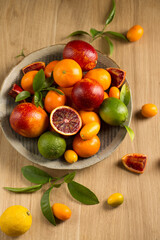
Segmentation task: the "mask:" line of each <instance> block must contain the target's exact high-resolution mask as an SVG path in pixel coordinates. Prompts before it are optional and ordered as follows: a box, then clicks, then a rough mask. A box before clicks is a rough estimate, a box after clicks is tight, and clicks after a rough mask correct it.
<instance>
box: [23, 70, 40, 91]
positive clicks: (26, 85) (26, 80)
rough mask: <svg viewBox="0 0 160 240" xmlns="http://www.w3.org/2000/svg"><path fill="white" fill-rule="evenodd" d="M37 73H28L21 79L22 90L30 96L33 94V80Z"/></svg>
mask: <svg viewBox="0 0 160 240" xmlns="http://www.w3.org/2000/svg"><path fill="white" fill-rule="evenodd" d="M37 73H38V71H30V72H27V73H26V74H24V76H23V77H22V79H21V87H22V88H23V90H25V91H28V92H30V93H31V94H34V90H33V79H34V77H35V75H36V74H37Z"/></svg>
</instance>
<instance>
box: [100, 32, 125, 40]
mask: <svg viewBox="0 0 160 240" xmlns="http://www.w3.org/2000/svg"><path fill="white" fill-rule="evenodd" d="M105 33H107V34H110V35H111V36H114V37H118V38H121V39H123V40H126V41H128V39H127V38H126V37H125V36H124V35H123V34H122V33H118V32H112V31H107V32H104V34H105Z"/></svg>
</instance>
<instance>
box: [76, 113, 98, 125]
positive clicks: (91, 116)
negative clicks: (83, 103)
mask: <svg viewBox="0 0 160 240" xmlns="http://www.w3.org/2000/svg"><path fill="white" fill-rule="evenodd" d="M79 115H80V117H81V119H82V126H84V125H86V124H87V123H90V122H98V123H99V124H101V120H100V118H99V116H98V114H97V113H95V112H88V111H79Z"/></svg>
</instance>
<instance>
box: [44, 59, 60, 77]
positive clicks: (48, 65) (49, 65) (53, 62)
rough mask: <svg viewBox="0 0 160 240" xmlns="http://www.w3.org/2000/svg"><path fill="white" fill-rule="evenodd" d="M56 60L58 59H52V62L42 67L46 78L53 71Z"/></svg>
mask: <svg viewBox="0 0 160 240" xmlns="http://www.w3.org/2000/svg"><path fill="white" fill-rule="evenodd" d="M58 62H59V61H57V60H55V61H52V62H50V63H48V64H47V66H46V67H45V69H44V73H45V76H46V78H49V77H50V76H51V74H52V72H53V71H54V68H55V66H56V64H57V63H58Z"/></svg>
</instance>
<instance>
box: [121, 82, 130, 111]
mask: <svg viewBox="0 0 160 240" xmlns="http://www.w3.org/2000/svg"><path fill="white" fill-rule="evenodd" d="M130 96H131V95H130V90H129V86H128V85H127V83H125V84H123V86H122V88H121V92H120V100H121V101H122V102H124V104H125V105H126V106H127V105H128V103H129V101H130Z"/></svg>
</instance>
